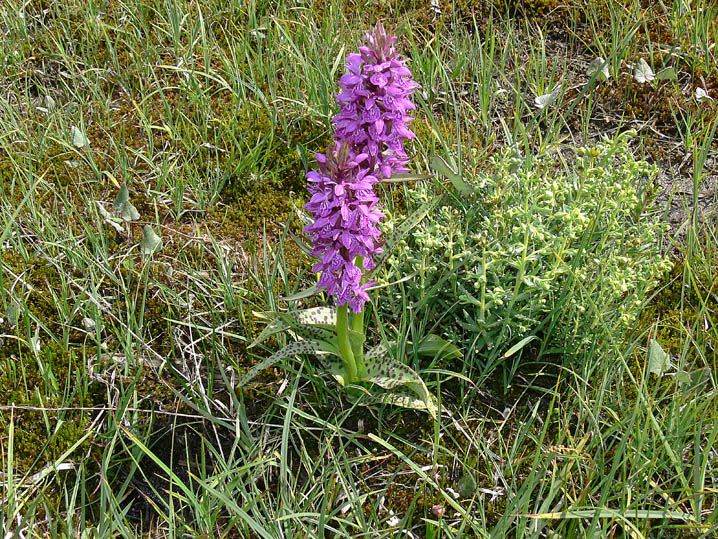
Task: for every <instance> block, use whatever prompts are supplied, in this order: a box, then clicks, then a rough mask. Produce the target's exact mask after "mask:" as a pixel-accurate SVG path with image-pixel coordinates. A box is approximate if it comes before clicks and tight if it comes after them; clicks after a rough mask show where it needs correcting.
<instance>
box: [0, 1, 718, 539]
mask: <svg viewBox="0 0 718 539" xmlns="http://www.w3.org/2000/svg"><path fill="white" fill-rule="evenodd" d="M454 4H455V5H454ZM518 4H521V5H522V7H523V8H524V9H521V10H518V11H516V10H514V9H513V8H512V9H508V10H507V9H504V6H503V3H502V2H490V1H488V0H487V1H479V0H476V1H472V0H463V1H460V2H459V1H457V2H453V3H452V2H444V1H441V2H439V5H440V8H441V9H442V12H441V14H435V13H434V12H433V11H431V8H430V2H419V1H412V0H406V1H402V2H396V3H393V2H381V1H367V2H359V1H349V0H347V1H345V2H331V1H329V0H322V1H319V0H317V1H300V0H293V1H290V0H285V1H282V2H265V1H250V2H245V1H239V0H224V1H221V2H219V1H215V0H211V1H205V2H201V3H199V4H198V3H196V2H189V1H177V2H164V1H160V0H144V1H140V0H87V1H85V2H76V1H66V2H45V1H43V0H30V1H27V2H12V1H11V2H3V3H0V28H2V32H1V33H0V35H1V36H2V37H0V40H1V43H0V44H1V45H2V46H0V88H2V90H3V91H2V93H1V94H0V125H1V128H0V317H2V322H0V529H2V532H3V536H6V534H9V535H8V536H9V537H20V536H23V537H40V536H51V537H62V536H75V535H78V536H80V535H83V534H86V536H94V535H97V536H103V537H104V536H127V537H135V536H137V535H145V536H151V537H156V536H175V535H179V534H186V535H190V536H208V537H225V536H226V537H284V536H287V537H314V536H317V537H390V536H394V535H395V534H396V533H397V532H398V530H402V529H403V530H406V531H407V532H411V534H413V536H415V537H429V538H451V537H483V536H486V537H489V536H492V537H506V536H517V537H518V536H520V537H540V536H549V535H551V536H554V537H583V536H586V537H588V536H596V537H605V536H632V537H649V536H650V537H660V536H666V537H674V536H675V537H701V536H703V537H710V536H712V535H714V534H715V533H716V531H717V530H718V504H717V503H716V499H717V496H718V468H717V467H716V462H718V453H717V452H716V449H715V448H716V447H718V443H716V442H717V440H716V438H717V437H718V399H716V389H717V386H718V380H717V379H716V372H718V354H717V353H716V343H717V342H718V315H717V314H716V313H717V312H718V276H717V275H718V232H717V231H716V215H715V210H713V208H714V207H715V205H716V200H715V193H714V192H712V191H711V189H712V188H711V186H715V182H716V174H717V171H716V165H715V163H716V156H717V152H718V137H716V126H717V125H718V114H717V112H718V104H717V102H718V71H716V67H715V66H716V65H718V58H717V56H718V52H717V51H716V47H715V44H716V42H717V41H718V25H716V24H715V23H714V21H715V18H716V16H718V5H717V4H716V2H715V1H713V0H699V1H695V2H688V3H686V2H673V3H665V2H664V3H661V2H658V3H652V2H640V1H639V0H623V1H621V2H609V1H608V0H595V1H589V0H572V1H569V2H565V3H560V2H551V1H546V2H529V1H526V2H520V3H518ZM512 5H513V3H512ZM452 6H453V9H452ZM376 14H379V15H381V16H383V17H385V18H386V19H387V20H388V21H389V22H391V23H392V25H393V26H394V27H395V28H396V30H397V32H398V34H399V35H400V45H399V46H400V49H401V50H402V52H403V53H404V54H405V55H407V56H408V57H410V59H411V60H410V62H409V66H410V67H411V69H412V70H413V72H414V75H415V78H416V80H417V81H418V82H419V83H420V84H421V88H420V89H419V91H417V93H416V94H415V100H416V103H417V109H418V110H417V113H416V120H415V122H414V127H415V130H416V132H417V134H418V139H417V141H416V143H415V146H414V148H413V149H412V152H411V153H412V154H415V157H414V158H413V160H412V162H411V164H410V166H411V167H412V169H413V170H415V171H417V172H426V171H427V170H428V165H429V162H430V159H431V157H432V155H434V154H437V153H438V154H440V155H444V156H453V158H454V159H455V161H456V164H460V165H461V167H462V169H464V170H465V172H466V174H467V176H469V177H471V176H472V175H473V174H475V173H478V172H481V171H485V170H488V166H489V157H490V156H491V155H493V154H495V153H496V152H498V151H501V149H502V148H503V147H506V146H513V147H515V148H516V150H517V151H518V152H520V154H521V155H522V156H524V157H525V159H526V160H527V162H528V163H531V162H532V159H533V158H534V157H535V156H537V155H539V154H541V153H542V152H558V154H560V155H562V156H564V157H563V159H565V161H566V163H565V166H566V167H569V166H570V164H571V163H570V161H571V156H570V151H571V149H572V148H574V147H576V146H578V145H582V144H590V143H592V142H593V141H595V140H597V139H598V137H599V136H601V135H608V136H614V135H615V134H616V133H618V132H621V131H624V130H626V129H628V128H636V129H637V130H638V131H639V137H638V139H637V142H636V143H635V145H634V147H632V151H633V152H634V153H635V155H637V156H639V157H644V158H646V159H648V160H650V161H652V162H655V163H657V164H658V165H659V166H660V167H661V169H662V170H663V171H664V173H663V174H662V175H661V177H659V181H660V182H662V184H663V185H664V187H665V186H666V185H668V184H670V183H671V182H672V183H675V185H677V186H679V188H677V189H675V190H671V189H670V187H669V188H668V189H667V194H666V195H665V196H662V197H661V198H659V202H658V204H659V208H660V209H661V210H663V209H664V207H665V206H667V205H670V207H671V208H672V209H673V210H674V211H677V212H678V213H677V214H678V215H679V218H678V219H677V220H676V221H675V222H674V223H673V227H672V229H671V232H669V233H668V234H667V235H666V237H665V238H664V244H665V250H666V252H669V253H671V255H672V256H673V257H674V269H673V271H672V272H671V273H670V275H667V276H666V279H665V282H664V283H663V284H662V285H661V286H659V287H658V288H657V289H656V290H655V291H654V293H653V295H652V297H649V298H645V300H646V307H645V309H644V311H643V313H642V315H641V317H640V320H639V321H637V322H636V324H635V331H633V332H631V333H630V334H629V335H624V334H619V335H616V334H615V332H614V331H612V328H611V327H608V325H607V324H604V326H603V327H599V328H598V330H596V328H593V329H592V331H595V332H596V334H598V335H601V336H602V338H601V339H599V340H597V341H596V342H595V343H594V345H593V347H590V348H588V349H586V348H582V349H581V350H580V351H576V350H572V349H568V348H567V349H562V350H550V351H542V350H541V349H540V347H537V348H534V347H527V348H526V349H525V350H522V351H521V352H520V354H521V355H517V358H521V362H520V363H519V364H518V365H517V367H516V371H515V373H514V375H513V379H512V382H511V384H510V385H509V386H508V387H506V384H504V383H503V381H502V380H499V379H498V378H496V377H491V376H488V377H478V376H475V374H476V373H475V372H474V371H473V370H471V369H470V368H469V367H468V366H465V365H461V364H459V365H458V366H456V368H454V367H452V368H451V369H449V368H448V366H447V365H444V364H442V363H441V362H416V364H415V365H413V366H414V367H416V368H418V369H419V370H420V371H422V376H423V378H424V379H425V380H426V381H427V384H428V385H429V387H430V389H431V390H432V391H433V392H434V393H435V394H436V395H438V396H439V397H440V404H441V409H442V414H441V417H440V420H439V421H438V422H437V423H435V424H434V423H432V422H431V420H430V418H429V417H428V416H427V415H422V414H420V413H417V412H412V411H405V410H401V409H397V408H393V407H389V406H384V407H382V406H376V405H374V406H364V405H362V404H361V403H356V402H352V401H351V400H349V399H348V398H347V396H346V394H345V393H344V392H343V391H341V390H340V388H338V387H337V385H336V384H335V383H334V382H333V381H332V380H331V379H330V378H329V377H327V376H325V375H323V374H322V373H321V371H320V370H319V369H318V367H317V365H316V364H315V363H314V362H313V361H312V360H311V358H297V359H296V360H292V361H286V362H284V363H282V364H281V367H282V368H281V369H271V370H267V371H265V372H263V373H262V375H261V376H260V377H258V378H257V379H255V380H254V381H253V382H252V383H251V384H249V385H248V386H246V387H244V388H237V387H236V384H237V381H238V380H239V378H240V377H241V376H242V374H243V373H245V372H246V371H247V370H248V369H249V368H250V367H251V366H252V365H254V364H256V363H257V362H259V361H260V360H261V359H263V358H265V357H268V355H269V354H271V352H272V351H273V350H276V346H277V345H279V344H282V342H281V339H283V338H284V337H277V340H276V341H269V342H267V343H265V345H266V346H262V347H258V348H261V349H256V350H255V349H253V348H252V349H247V346H248V344H249V343H250V342H251V341H252V339H253V338H254V337H256V336H257V335H258V333H259V332H260V331H261V329H262V327H263V325H262V322H261V320H259V318H257V317H256V316H255V315H254V314H253V313H254V312H257V311H264V310H276V309H279V308H282V309H283V308H286V304H285V303H284V302H282V301H281V299H280V298H281V297H282V296H287V295H290V294H292V293H294V292H296V291H298V290H300V289H302V288H305V287H306V286H307V285H308V284H311V282H312V280H313V278H314V277H313V275H312V274H311V271H310V268H311V260H309V257H306V256H305V255H303V254H302V252H301V251H300V249H299V248H298V247H297V246H296V245H294V243H293V241H292V239H291V238H290V234H289V233H290V232H291V233H292V234H295V233H298V232H299V231H300V229H301V227H300V225H299V224H298V220H297V219H296V217H294V216H293V209H292V208H293V205H294V206H297V207H301V205H302V204H303V200H304V193H303V189H304V174H305V173H306V171H307V170H308V168H309V167H311V166H312V152H314V151H319V150H321V149H322V147H323V146H324V145H325V144H326V142H327V141H328V139H329V137H330V136H331V117H332V115H333V114H334V110H335V102H334V98H333V95H334V94H335V93H336V91H337V85H336V80H337V78H338V77H339V76H340V74H341V73H342V72H343V69H344V67H343V63H344V58H345V56H346V55H347V54H348V53H350V52H351V51H353V50H354V49H355V48H356V46H357V45H358V44H359V41H360V40H361V39H362V36H363V33H364V32H365V31H366V29H368V28H369V26H370V24H372V23H373V22H374V18H375V16H376ZM597 56H602V57H603V58H605V59H606V60H607V62H608V66H609V72H610V73H611V78H610V79H609V80H608V81H599V80H597V78H596V77H595V76H593V77H592V76H590V75H588V74H587V73H586V69H587V67H588V65H589V64H590V63H591V61H593V60H594V59H595V58H596V57H597ZM639 58H644V59H646V60H647V61H648V63H649V65H651V66H652V68H653V70H654V71H655V72H658V71H660V70H661V69H663V68H665V67H674V69H675V70H676V73H677V78H676V80H666V81H654V82H653V83H647V84H644V85H641V84H638V83H637V82H635V81H634V80H633V78H632V66H633V64H635V63H636V62H637V61H638V59H639ZM697 87H701V88H704V89H706V90H708V92H709V94H710V95H712V96H713V98H714V101H713V102H710V101H706V102H702V103H699V102H697V100H696V99H695V97H694V96H695V89H696V88H697ZM554 88H557V99H556V101H555V102H554V103H553V104H552V105H550V106H548V107H546V108H544V109H542V110H539V109H537V107H536V106H535V104H534V99H535V98H536V97H537V96H539V95H542V94H545V93H548V92H551V91H552V90H553V89H554ZM78 132H79V133H80V135H79V138H78V135H77V134H78ZM83 138H86V142H87V143H83V142H84V141H83ZM123 183H126V184H127V186H128V188H129V195H130V202H131V203H132V204H133V205H134V206H135V207H136V209H137V211H138V213H139V219H137V220H134V221H127V222H126V221H124V220H122V219H119V220H116V221H113V220H112V218H111V217H107V216H106V215H107V214H110V215H114V214H113V207H112V205H113V201H114V200H115V197H116V195H117V192H118V190H119V188H120V185H121V184H123ZM681 186H688V187H687V188H684V187H681ZM384 195H385V201H384V204H385V206H386V207H387V208H388V209H389V210H391V213H392V214H393V215H401V214H402V213H404V212H405V210H406V209H407V208H406V205H407V200H408V197H406V195H405V193H404V192H402V190H401V189H400V188H388V189H387V192H386V193H385V194H384ZM287 222H288V223H289V224H288V226H287ZM147 224H149V225H151V226H152V227H153V229H154V230H155V232H157V233H158V234H159V235H160V236H161V238H162V241H163V245H162V248H161V249H160V250H159V251H158V252H156V253H155V254H153V255H151V256H148V255H143V254H142V252H141V250H140V241H141V239H142V230H143V227H144V225H147ZM400 289H401V287H400V286H397V290H400ZM380 297H381V296H379V298H380ZM311 301H314V302H315V303H318V302H319V301H320V300H319V299H312V300H311ZM414 307H415V306H413V305H410V304H407V302H406V301H404V304H403V306H402V308H401V309H400V312H397V313H396V316H395V317H394V318H391V319H385V320H381V321H374V320H372V325H371V327H372V328H374V329H375V331H374V330H373V333H372V334H371V337H372V338H378V335H380V334H381V333H382V332H384V333H387V334H394V333H399V334H400V335H404V336H405V337H404V340H403V341H402V342H401V344H402V346H403V347H404V349H406V351H407V356H408V357H409V358H410V360H412V345H411V343H415V342H418V341H419V340H420V338H421V337H422V336H423V335H424V334H425V333H426V332H427V331H428V329H430V328H429V327H427V321H426V320H424V319H423V318H422V315H423V313H422V312H421V310H420V309H415V308H414ZM587 329H588V328H587ZM557 330H558V329H557ZM653 338H655V339H656V340H657V341H658V342H659V343H660V344H661V345H662V346H663V348H664V349H665V350H666V351H668V352H669V353H670V355H671V358H672V361H673V363H674V364H675V365H676V367H677V369H679V370H680V371H684V372H686V373H688V374H689V376H688V377H687V378H686V377H685V376H677V375H675V376H674V375H664V376H662V377H658V376H656V375H655V374H650V373H649V371H648V349H649V346H650V342H651V339H653ZM457 344H459V345H460V347H464V348H465V347H466V343H457ZM514 344H516V343H515V342H511V341H509V340H507V341H506V342H504V343H501V346H503V347H505V350H508V349H509V348H510V347H511V346H512V345H514ZM450 371H453V372H450ZM436 505H441V506H443V508H444V509H445V512H444V514H443V517H442V518H438V517H437V516H436V515H435V513H434V512H433V511H432V508H433V507H435V506H436ZM83 536H85V535H83Z"/></svg>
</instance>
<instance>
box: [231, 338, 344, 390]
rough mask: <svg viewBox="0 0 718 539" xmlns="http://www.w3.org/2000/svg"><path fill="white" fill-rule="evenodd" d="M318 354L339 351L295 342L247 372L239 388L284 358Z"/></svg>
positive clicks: (317, 343)
mask: <svg viewBox="0 0 718 539" xmlns="http://www.w3.org/2000/svg"><path fill="white" fill-rule="evenodd" d="M318 352H327V353H329V354H337V353H338V351H337V349H336V348H334V347H333V346H331V345H329V344H327V343H323V342H319V341H298V342H293V343H290V344H288V345H287V346H285V347H284V348H282V349H281V350H280V351H279V352H277V353H275V354H273V355H271V356H270V357H268V358H267V359H264V360H262V361H260V362H259V363H257V364H256V365H254V366H253V367H252V368H251V369H249V371H247V374H245V375H244V377H242V379H241V380H240V381H239V383H238V384H237V386H238V387H242V386H243V385H246V384H247V382H249V381H250V380H251V379H252V378H254V377H255V376H257V374H259V372H260V371H262V370H264V369H266V368H268V367H271V366H272V365H274V364H275V363H277V362H278V361H280V360H282V359H284V358H287V357H291V356H295V355H297V354H316V353H318Z"/></svg>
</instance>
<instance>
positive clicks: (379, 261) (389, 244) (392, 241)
mask: <svg viewBox="0 0 718 539" xmlns="http://www.w3.org/2000/svg"><path fill="white" fill-rule="evenodd" d="M441 199H442V197H441V196H438V197H436V198H434V199H432V200H430V201H428V202H426V203H425V204H423V205H422V206H420V207H419V209H417V210H416V211H415V212H414V213H412V214H411V215H410V216H409V217H407V218H406V219H404V222H403V223H401V225H399V226H398V227H397V228H396V229H394V231H393V232H392V233H391V234H387V235H386V239H385V240H384V244H383V245H381V246H380V247H382V249H384V252H383V253H381V254H380V255H377V256H375V257H374V263H375V264H376V267H375V268H374V269H373V270H371V272H369V273H370V274H371V273H374V272H375V271H377V270H378V269H379V268H380V267H381V266H382V265H383V264H384V263H385V262H386V261H387V260H388V259H389V257H390V256H391V253H392V251H393V250H394V249H395V248H396V246H397V245H398V244H399V242H400V241H401V240H402V238H403V237H404V236H406V235H407V234H408V233H409V232H410V231H411V229H412V228H414V227H415V226H416V225H418V224H419V223H420V222H421V220H422V219H424V217H426V215H427V214H428V213H429V212H430V211H431V210H432V209H434V208H435V207H436V206H437V205H438V204H439V202H441Z"/></svg>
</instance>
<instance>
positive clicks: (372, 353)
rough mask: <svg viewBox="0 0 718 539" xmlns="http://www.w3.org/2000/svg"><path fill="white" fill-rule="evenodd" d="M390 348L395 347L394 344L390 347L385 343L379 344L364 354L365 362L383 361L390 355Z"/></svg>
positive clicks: (390, 344)
mask: <svg viewBox="0 0 718 539" xmlns="http://www.w3.org/2000/svg"><path fill="white" fill-rule="evenodd" d="M390 346H394V342H391V343H389V344H388V345H387V344H386V343H383V342H381V343H379V344H377V345H376V346H375V347H373V348H372V349H370V350H369V351H368V352H366V353H365V354H364V360H365V361H367V360H368V361H376V360H380V359H382V358H383V357H386V355H387V354H388V353H389V347H390Z"/></svg>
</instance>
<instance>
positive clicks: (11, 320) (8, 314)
mask: <svg viewBox="0 0 718 539" xmlns="http://www.w3.org/2000/svg"><path fill="white" fill-rule="evenodd" d="M19 318H20V309H18V307H17V304H16V303H15V302H14V301H11V302H10V305H8V306H7V310H6V311H5V319H6V320H7V323H8V324H9V325H10V327H13V326H15V324H17V321H18V319H19Z"/></svg>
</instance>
